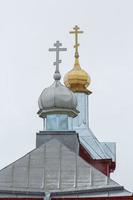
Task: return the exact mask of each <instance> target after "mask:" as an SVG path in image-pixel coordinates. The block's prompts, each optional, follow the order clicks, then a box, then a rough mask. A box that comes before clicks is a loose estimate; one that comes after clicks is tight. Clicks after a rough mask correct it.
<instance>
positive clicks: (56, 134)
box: [0, 26, 133, 200]
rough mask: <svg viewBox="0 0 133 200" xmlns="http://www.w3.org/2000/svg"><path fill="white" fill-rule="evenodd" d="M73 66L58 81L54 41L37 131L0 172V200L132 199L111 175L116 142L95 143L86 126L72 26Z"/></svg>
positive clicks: (83, 78)
mask: <svg viewBox="0 0 133 200" xmlns="http://www.w3.org/2000/svg"><path fill="white" fill-rule="evenodd" d="M70 33H71V34H74V37H75V44H74V49H75V54H74V59H75V61H74V67H73V68H72V70H71V71H69V72H68V73H66V75H65V77H64V85H63V84H62V83H61V74H60V70H59V64H60V63H61V60H60V58H59V54H60V53H61V52H63V51H66V48H63V47H62V44H61V43H60V42H59V41H56V42H55V43H54V47H53V48H50V49H49V51H50V52H54V53H55V55H56V60H55V62H54V65H55V73H54V76H53V79H54V80H53V83H52V84H51V85H50V86H49V87H47V88H45V89H44V90H43V91H42V93H41V95H40V97H39V100H38V105H39V110H38V112H37V114H38V116H39V117H40V118H41V119H42V122H43V130H41V131H39V132H38V133H37V134H36V147H35V149H33V150H32V151H31V152H28V153H27V154H26V155H24V156H23V157H21V158H20V159H18V160H16V161H15V162H13V163H11V164H10V165H8V166H6V167H5V168H3V169H2V170H0V199H3V200H10V199H14V200H17V199H19V200H27V199H28V200H32V199H34V200H43V199H44V200H50V199H51V200H59V199H60V200H61V199H62V200H74V199H78V200H133V194H132V193H131V192H129V191H127V190H126V189H125V188H124V187H123V186H122V185H120V184H119V183H117V182H115V181H114V180H112V179H111V173H113V172H114V170H115V167H116V145H115V143H113V142H101V141H99V140H98V139H97V138H96V136H95V135H94V134H93V132H92V131H91V129H90V125H89V114H88V112H89V96H90V95H91V93H92V92H91V91H90V90H89V85H90V82H91V80H90V76H89V74H88V73H87V72H86V71H85V70H84V69H82V68H81V66H80V62H79V52H78V48H79V43H78V34H81V33H83V31H80V28H79V27H78V26H75V27H74V28H73V30H72V31H71V32H70Z"/></svg>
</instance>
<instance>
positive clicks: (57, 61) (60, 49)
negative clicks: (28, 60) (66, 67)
mask: <svg viewBox="0 0 133 200" xmlns="http://www.w3.org/2000/svg"><path fill="white" fill-rule="evenodd" d="M54 46H55V48H49V51H55V52H56V61H55V62H54V63H53V64H54V65H55V66H56V69H55V73H54V79H55V80H60V79H61V75H60V72H59V64H60V63H61V60H60V59H59V52H60V51H66V50H67V49H66V48H60V47H61V46H62V44H61V43H60V42H59V41H56V43H54Z"/></svg>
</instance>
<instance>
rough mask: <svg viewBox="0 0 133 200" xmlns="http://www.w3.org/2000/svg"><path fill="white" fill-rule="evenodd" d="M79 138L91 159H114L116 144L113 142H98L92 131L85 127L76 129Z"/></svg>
mask: <svg viewBox="0 0 133 200" xmlns="http://www.w3.org/2000/svg"><path fill="white" fill-rule="evenodd" d="M76 131H77V132H78V133H79V139H80V142H81V143H82V145H83V146H84V147H85V149H86V150H87V151H88V152H89V154H90V155H91V157H92V158H93V159H112V161H115V160H116V144H115V143H114V142H99V140H98V139H97V138H96V136H95V135H94V134H93V132H92V131H91V130H90V129H89V128H86V127H83V128H80V129H77V130H76Z"/></svg>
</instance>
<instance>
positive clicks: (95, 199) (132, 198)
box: [51, 196, 133, 200]
mask: <svg viewBox="0 0 133 200" xmlns="http://www.w3.org/2000/svg"><path fill="white" fill-rule="evenodd" d="M76 199H78V200H133V196H125V197H118V196H117V197H83V198H82V197H75V198H74V197H73V198H71V197H68V198H52V199H51V200H76Z"/></svg>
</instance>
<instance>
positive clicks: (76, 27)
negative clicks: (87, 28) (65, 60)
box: [70, 25, 83, 58]
mask: <svg viewBox="0 0 133 200" xmlns="http://www.w3.org/2000/svg"><path fill="white" fill-rule="evenodd" d="M73 30H74V31H70V34H75V45H74V48H75V58H79V53H78V47H79V43H78V34H79V33H83V31H80V28H79V27H78V26H77V25H76V26H75V27H74V28H73Z"/></svg>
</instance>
